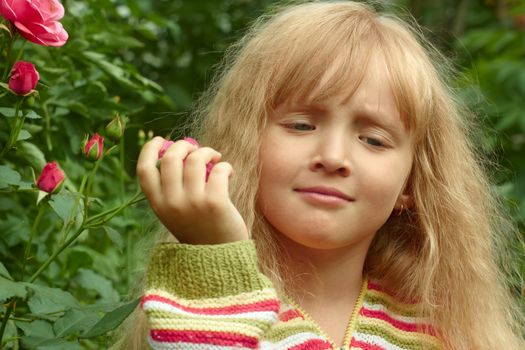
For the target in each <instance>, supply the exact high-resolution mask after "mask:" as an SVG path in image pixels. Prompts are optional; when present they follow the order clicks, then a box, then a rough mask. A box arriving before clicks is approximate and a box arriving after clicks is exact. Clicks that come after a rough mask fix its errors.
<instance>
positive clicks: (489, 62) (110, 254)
mask: <svg viewBox="0 0 525 350" xmlns="http://www.w3.org/2000/svg"><path fill="white" fill-rule="evenodd" d="M274 3H275V1H270V0H259V1H256V0H199V1H189V0H171V1H165V0H158V1H150V0H87V1H73V0H64V1H63V4H64V7H65V9H66V14H65V17H64V19H63V20H62V21H61V22H62V23H63V25H64V27H65V28H66V30H67V31H68V33H69V35H70V38H69V41H68V42H67V44H66V45H65V46H63V47H61V48H50V47H42V46H38V45H35V44H32V43H29V42H27V43H25V42H24V40H19V41H17V42H16V45H15V47H14V50H13V52H17V53H18V52H20V53H21V55H22V56H21V57H22V59H24V60H28V61H32V62H33V63H34V64H35V65H36V67H37V70H38V71H39V72H40V76H41V80H40V84H39V85H38V87H37V90H38V92H39V95H40V96H39V98H37V99H36V100H35V101H34V102H32V103H27V104H26V105H24V113H26V114H28V117H26V120H25V124H24V128H23V130H25V131H23V132H22V133H21V137H19V141H18V143H17V145H16V148H15V149H13V150H11V151H10V152H8V154H7V155H6V156H5V157H4V159H2V160H1V161H0V166H1V167H2V168H1V171H0V257H1V260H0V262H1V264H0V302H2V303H5V304H4V307H3V309H0V318H1V317H3V316H4V314H5V310H6V308H7V303H8V301H9V300H10V298H11V297H13V296H18V297H19V301H18V302H17V307H16V309H15V311H14V313H13V314H12V315H11V318H10V320H9V322H8V323H7V329H6V335H5V336H4V339H3V342H4V343H3V345H5V346H6V347H7V348H13V349H16V348H39V349H51V348H53V349H61V348H63V349H84V348H89V349H98V348H106V347H107V346H108V344H109V339H110V335H111V332H110V331H111V330H112V329H114V328H115V326H116V325H117V324H118V323H119V322H120V320H121V319H122V315H125V314H126V312H127V311H128V310H130V309H132V308H133V307H134V305H135V304H133V303H129V302H128V301H134V300H133V298H132V293H131V290H132V288H133V286H134V282H135V281H136V280H137V279H138V276H139V275H140V270H141V268H142V267H143V259H144V252H143V248H144V247H145V246H147V244H148V242H149V241H150V240H151V237H152V236H153V234H152V232H155V231H156V230H157V229H158V227H157V224H156V222H155V220H154V217H153V216H152V215H151V214H150V213H149V211H148V209H147V206H146V205H145V203H144V202H142V203H141V204H140V205H136V206H132V207H130V208H128V209H126V210H124V211H123V212H121V213H119V214H118V215H116V216H114V217H113V218H112V219H111V220H109V221H108V222H104V223H103V224H102V225H99V226H98V227H95V228H90V229H88V230H85V231H84V232H82V233H81V235H80V236H79V238H78V240H77V241H76V242H75V243H74V244H72V245H71V246H70V247H69V248H67V249H66V250H64V251H63V252H62V253H61V254H60V255H59V256H58V258H57V259H56V260H54V261H53V262H52V263H51V264H50V265H49V266H48V267H47V268H46V269H45V270H44V271H43V273H42V274H40V275H39V277H38V278H37V279H36V280H35V281H34V283H31V284H28V283H27V282H26V283H24V282H21V280H24V281H27V276H23V274H22V272H21V271H22V266H23V265H24V262H23V257H24V250H25V249H26V246H27V242H28V241H29V236H30V233H31V230H36V233H37V234H36V235H35V238H34V239H33V241H32V244H31V245H30V248H31V252H32V253H31V255H30V258H29V260H28V261H27V262H26V269H27V270H28V272H34V271H35V270H37V268H38V267H39V266H41V265H42V263H43V262H44V261H46V259H47V258H48V257H49V255H50V254H51V252H52V251H54V250H55V249H56V248H57V247H58V246H59V245H60V244H61V243H63V241H64V237H65V236H66V235H68V234H70V233H68V232H69V231H70V230H72V231H74V229H75V228H78V227H79V223H80V222H81V221H82V218H83V217H84V216H85V215H86V213H85V212H84V211H83V210H82V209H83V208H82V205H80V207H79V208H77V209H74V206H73V205H72V203H73V202H74V201H75V200H76V198H78V196H79V195H82V196H86V194H85V193H84V194H82V193H80V191H79V187H80V183H81V179H82V177H83V175H84V174H86V173H88V172H90V171H92V168H93V165H92V164H91V163H90V162H88V161H86V160H84V159H83V158H82V154H81V151H80V149H81V144H82V139H83V138H84V135H85V134H86V133H87V134H93V133H94V132H95V131H98V132H100V133H103V129H104V126H105V125H106V124H107V123H108V122H109V121H110V120H111V119H112V117H113V116H114V115H115V113H120V114H122V115H126V116H127V117H128V118H129V122H128V124H127V129H126V133H125V137H124V138H123V139H122V140H121V142H120V144H119V145H118V146H119V147H118V148H117V149H118V151H115V152H113V153H112V154H110V155H108V156H107V157H106V158H105V159H104V161H103V162H101V163H100V169H99V170H98V172H97V174H96V176H95V178H94V181H93V189H92V191H91V193H89V196H87V197H88V203H90V207H89V208H90V214H89V215H91V216H93V215H96V214H98V213H102V212H104V211H105V210H107V209H108V208H112V207H115V206H119V205H121V203H124V202H125V201H126V199H127V198H130V197H131V195H132V194H133V193H135V192H136V191H137V188H138V186H137V183H136V180H135V175H134V168H135V163H136V159H137V155H138V152H139V150H140V146H141V145H142V144H143V142H144V141H145V139H147V138H148V134H150V135H151V133H154V134H160V135H167V134H169V133H170V132H171V131H172V130H173V129H174V128H175V127H176V126H178V125H180V124H181V123H182V122H183V121H184V120H185V118H187V117H188V115H189V111H190V109H191V106H192V103H193V102H194V101H195V99H196V98H197V97H198V95H199V93H200V92H202V91H203V90H204V89H205V87H206V84H207V82H209V80H210V77H211V75H212V73H213V67H214V65H215V64H216V63H218V62H219V60H220V58H221V57H222V53H223V52H224V50H225V48H226V47H227V46H228V45H229V44H231V43H232V42H234V41H235V39H237V38H239V37H240V36H241V35H242V33H243V30H244V29H245V28H246V27H247V25H248V24H249V23H250V21H252V20H253V19H254V18H256V17H257V16H259V15H260V14H262V13H263V11H264V9H265V8H267V6H269V5H271V4H274ZM430 3H431V4H430ZM376 6H378V7H385V8H389V9H390V10H392V11H401V10H400V9H402V8H406V9H408V11H409V12H410V13H411V14H412V15H413V16H414V17H415V18H416V19H417V21H418V22H419V23H420V24H422V25H423V26H425V27H426V28H428V29H429V31H428V36H429V38H430V39H432V40H433V42H434V43H435V44H436V45H437V46H438V47H439V48H440V49H441V50H442V51H443V52H445V53H446V55H447V56H448V57H450V59H451V60H452V62H453V63H454V65H455V67H456V69H457V71H458V74H457V76H455V77H453V82H454V85H455V86H454V88H455V89H457V92H458V96H459V97H460V98H461V99H462V100H463V101H465V103H466V104H467V105H468V106H469V107H470V108H471V109H472V110H473V111H475V112H476V115H477V117H478V118H479V121H480V123H481V124H482V125H483V126H484V129H483V132H482V135H483V137H481V138H479V140H478V142H479V147H480V150H482V152H484V153H485V154H486V155H487V157H488V158H490V160H492V161H494V163H495V164H497V165H499V166H498V167H495V168H494V177H495V181H496V182H497V185H498V189H499V191H500V192H501V194H502V195H503V196H504V197H505V199H506V202H507V204H508V207H509V210H510V212H511V214H512V216H513V218H514V219H515V222H516V223H517V224H518V226H519V228H520V230H521V231H520V232H521V233H522V236H523V232H524V228H525V113H523V101H524V99H525V3H524V2H523V1H512V0H492V1H489V0H486V1H476V2H473V1H468V0H463V1H457V0H456V1H451V0H441V1H433V2H429V1H417V0H412V1H383V2H381V1H379V2H376ZM402 12H403V13H406V11H402ZM0 35H5V33H2V34H0ZM0 40H2V37H0ZM6 59H7V57H1V58H0V73H1V72H2V71H3V70H4V68H5V69H10V67H7V68H6ZM3 82H6V81H3ZM1 96H2V97H1V98H0V145H1V147H4V145H5V143H6V140H7V138H8V135H9V130H10V125H11V123H12V120H13V116H12V115H11V114H12V110H10V108H13V106H14V103H15V102H16V99H17V97H15V96H13V95H11V94H5V95H1ZM29 111H32V112H31V113H29ZM181 136H183V135H173V138H178V137H181ZM51 160H56V161H57V162H58V163H59V164H60V166H61V167H62V169H64V171H65V172H66V174H67V179H68V180H67V182H66V184H65V187H64V189H63V190H62V191H61V192H60V194H59V195H56V196H54V197H53V198H52V199H51V200H50V201H49V202H46V203H42V204H41V205H44V211H43V213H42V217H41V219H40V221H39V222H38V224H37V225H34V222H35V218H36V216H37V213H38V208H37V205H36V192H37V191H36V190H35V189H34V187H33V186H32V183H33V182H34V176H35V174H36V176H37V175H38V173H39V172H40V170H41V169H42V167H43V166H44V164H45V162H46V161H51ZM14 172H16V174H18V175H16V174H14ZM33 226H35V227H33ZM68 237H69V236H68ZM511 243H512V245H513V246H514V248H515V250H516V252H517V254H518V255H519V256H520V257H521V260H520V261H517V262H516V266H517V267H518V269H520V270H521V273H522V275H524V274H525V259H524V258H523V252H524V246H523V243H522V242H519V241H516V242H511ZM23 277H24V278H23ZM515 285H516V295H517V296H518V297H521V298H522V299H523V298H524V296H525V290H524V287H523V285H521V284H520V282H519V280H516V283H515ZM524 305H525V303H524ZM104 315H106V318H105V319H103V316H104ZM97 327H98V328H97ZM90 332H91V333H90ZM108 332H109V333H108Z"/></svg>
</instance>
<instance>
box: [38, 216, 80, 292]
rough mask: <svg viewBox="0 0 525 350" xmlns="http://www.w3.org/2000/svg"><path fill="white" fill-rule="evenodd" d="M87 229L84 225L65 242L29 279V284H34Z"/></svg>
mask: <svg viewBox="0 0 525 350" xmlns="http://www.w3.org/2000/svg"><path fill="white" fill-rule="evenodd" d="M85 229H86V227H85V226H84V225H82V226H81V227H80V228H79V229H78V230H77V232H75V234H74V235H73V236H71V237H70V238H69V239H68V240H67V241H66V242H64V244H62V245H61V246H60V247H58V249H57V250H55V251H54V252H53V254H52V255H51V256H50V257H49V258H47V260H46V261H45V262H44V263H43V264H42V266H40V268H39V269H38V270H37V271H36V272H35V273H34V274H33V276H31V278H30V279H29V283H32V282H33V281H34V280H36V278H37V277H38V276H40V274H41V273H42V271H44V269H45V268H46V267H48V266H49V264H51V263H52V262H53V260H55V258H56V257H57V256H58V254H60V253H62V251H63V250H64V249H66V248H67V247H68V246H69V245H70V244H71V243H73V241H74V240H75V239H76V238H77V237H78V236H80V234H81V233H82V232H84V230H85Z"/></svg>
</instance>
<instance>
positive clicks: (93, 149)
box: [84, 133, 104, 160]
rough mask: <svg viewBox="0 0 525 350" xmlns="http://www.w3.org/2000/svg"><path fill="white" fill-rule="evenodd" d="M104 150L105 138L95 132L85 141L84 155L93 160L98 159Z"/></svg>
mask: <svg viewBox="0 0 525 350" xmlns="http://www.w3.org/2000/svg"><path fill="white" fill-rule="evenodd" d="M103 151H104V138H103V137H102V136H100V135H99V134H98V133H95V135H93V136H92V137H91V138H90V139H89V140H86V141H85V143H84V155H85V156H86V157H87V158H88V159H91V160H98V159H99V158H100V156H101V155H102V152H103Z"/></svg>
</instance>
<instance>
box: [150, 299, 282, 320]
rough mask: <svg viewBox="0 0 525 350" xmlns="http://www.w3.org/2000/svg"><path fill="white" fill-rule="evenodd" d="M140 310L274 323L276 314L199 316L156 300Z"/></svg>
mask: <svg viewBox="0 0 525 350" xmlns="http://www.w3.org/2000/svg"><path fill="white" fill-rule="evenodd" d="M142 308H143V309H144V311H150V310H153V311H163V312H169V313H172V314H177V315H183V316H192V317H203V318H211V319H213V318H231V319H239V318H251V319H256V320H261V321H266V322H272V323H273V322H276V321H277V313H276V312H273V311H253V312H242V313H237V314H213V315H210V314H200V313H193V312H189V311H185V310H182V309H180V308H178V307H176V306H174V305H171V304H168V303H163V302H161V301H156V300H150V301H147V302H145V303H144V304H143V306H142Z"/></svg>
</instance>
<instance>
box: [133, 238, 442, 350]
mask: <svg viewBox="0 0 525 350" xmlns="http://www.w3.org/2000/svg"><path fill="white" fill-rule="evenodd" d="M416 306H417V305H416V304H410V303H403V302H400V301H398V300H396V299H395V298H394V297H393V296H392V293H388V292H387V291H386V290H385V289H383V288H382V287H381V286H380V285H379V284H378V283H377V282H376V281H374V280H369V279H367V278H365V279H364V282H363V286H362V288H361V293H360V295H359V297H358V300H357V302H356V306H355V308H354V312H353V314H352V315H351V317H350V322H349V324H348V326H347V330H346V336H345V340H344V344H343V346H342V347H341V346H340V344H334V343H333V341H332V340H330V339H329V337H328V336H327V335H326V334H325V333H324V332H323V331H322V330H321V329H320V327H319V326H318V325H317V324H316V322H315V321H314V320H312V318H311V317H310V316H308V315H307V314H306V312H304V311H303V310H302V309H301V308H300V307H299V306H297V304H296V303H295V302H293V301H292V300H291V299H290V298H288V297H286V298H283V300H280V299H279V298H278V296H277V293H276V290H275V289H274V288H273V286H272V284H271V282H270V281H269V279H268V278H267V277H266V276H264V275H263V274H262V273H260V272H259V270H258V266H257V255H256V251H255V246H254V244H253V241H249V240H247V241H240V242H234V243H228V244H219V245H187V244H180V243H164V244H160V245H158V246H156V248H155V250H154V251H153V254H152V258H151V261H150V265H149V269H148V275H147V289H146V293H145V295H144V297H143V299H142V308H143V309H144V310H145V312H146V314H147V316H148V322H149V344H150V346H151V347H152V348H154V349H187V350H190V349H195V350H197V349H198V350H229V349H264V350H270V349H272V350H286V349H289V350H301V349H304V350H324V349H334V350H339V349H341V350H343V349H344V350H348V349H362V350H379V349H389V350H390V349H444V347H443V346H442V345H441V344H440V342H439V340H438V339H437V338H436V337H435V336H434V335H433V331H432V328H431V327H430V326H428V325H425V322H424V318H422V317H418V316H417V315H416V314H415V311H414V310H415V307H416ZM349 316H350V315H349ZM424 330H425V331H424ZM338 346H339V347H338Z"/></svg>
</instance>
